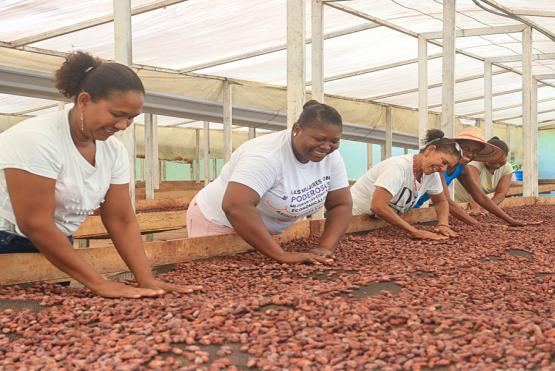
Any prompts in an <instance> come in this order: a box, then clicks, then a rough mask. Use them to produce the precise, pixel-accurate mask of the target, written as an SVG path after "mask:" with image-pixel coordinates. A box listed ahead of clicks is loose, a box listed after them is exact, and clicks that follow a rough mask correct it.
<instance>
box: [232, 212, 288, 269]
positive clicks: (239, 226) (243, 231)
mask: <svg viewBox="0 0 555 371" xmlns="http://www.w3.org/2000/svg"><path fill="white" fill-rule="evenodd" d="M226 217H227V219H228V220H229V222H230V223H231V226H232V227H233V229H234V230H235V232H236V233H237V234H238V235H239V236H240V237H241V238H243V239H244V240H245V241H246V242H247V243H248V244H249V245H251V246H252V247H254V248H255V249H256V250H257V251H259V252H260V253H262V254H264V255H266V256H268V257H270V258H272V259H275V260H279V259H280V258H281V256H282V255H283V254H284V251H283V249H282V248H281V246H279V244H278V243H277V242H276V241H274V239H273V238H272V236H271V235H270V233H269V232H268V230H267V229H266V226H265V225H264V223H263V222H262V218H261V217H260V215H259V214H258V211H257V210H256V207H252V206H248V207H245V208H237V209H235V210H228V211H226Z"/></svg>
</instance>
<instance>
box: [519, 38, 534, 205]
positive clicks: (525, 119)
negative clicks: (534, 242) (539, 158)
mask: <svg viewBox="0 0 555 371" xmlns="http://www.w3.org/2000/svg"><path fill="white" fill-rule="evenodd" d="M531 124H532V28H531V27H526V28H525V29H524V31H522V147H523V151H522V153H523V156H524V161H523V164H522V172H523V175H524V177H523V180H524V184H523V192H522V193H523V195H524V196H525V197H529V196H532V193H533V186H532V148H531V147H532V138H531V136H532V135H531V131H530V127H531Z"/></svg>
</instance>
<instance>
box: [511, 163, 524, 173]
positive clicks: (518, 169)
mask: <svg viewBox="0 0 555 371" xmlns="http://www.w3.org/2000/svg"><path fill="white" fill-rule="evenodd" d="M511 166H512V167H513V170H514V171H520V170H522V165H521V164H519V163H518V162H511Z"/></svg>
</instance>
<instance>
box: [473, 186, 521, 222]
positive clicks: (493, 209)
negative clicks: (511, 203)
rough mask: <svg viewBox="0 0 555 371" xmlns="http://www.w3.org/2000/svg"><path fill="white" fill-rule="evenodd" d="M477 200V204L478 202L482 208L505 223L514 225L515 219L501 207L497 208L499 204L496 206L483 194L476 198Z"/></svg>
mask: <svg viewBox="0 0 555 371" xmlns="http://www.w3.org/2000/svg"><path fill="white" fill-rule="evenodd" d="M475 200H476V202H478V204H479V205H480V206H482V207H483V208H484V209H486V210H487V211H489V212H490V213H492V214H494V215H495V216H497V217H498V218H500V219H503V220H504V221H506V222H507V223H509V224H512V223H513V222H514V219H513V218H512V217H511V216H510V215H509V214H507V213H506V212H504V211H503V209H501V208H500V207H499V206H497V204H495V203H494V202H493V201H492V200H491V199H490V198H489V197H488V196H486V195H485V194H483V193H482V194H480V195H479V196H476V197H475Z"/></svg>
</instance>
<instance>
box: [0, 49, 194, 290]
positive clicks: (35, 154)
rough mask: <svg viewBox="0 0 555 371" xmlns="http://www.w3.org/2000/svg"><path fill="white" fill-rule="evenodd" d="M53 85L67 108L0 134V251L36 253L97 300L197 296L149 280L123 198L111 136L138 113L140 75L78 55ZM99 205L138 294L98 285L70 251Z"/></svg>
mask: <svg viewBox="0 0 555 371" xmlns="http://www.w3.org/2000/svg"><path fill="white" fill-rule="evenodd" d="M55 84H56V87H57V88H58V90H59V91H60V92H61V93H62V94H63V95H64V96H66V97H68V98H73V100H74V105H73V107H72V108H69V107H68V108H66V109H65V110H63V111H58V112H55V113H50V114H46V115H42V116H37V117H34V118H31V119H28V120H26V121H23V122H21V123H18V124H17V125H15V126H13V127H12V128H10V129H8V130H6V131H5V132H3V133H2V134H0V148H2V151H0V252H2V253H9V252H40V253H42V254H43V255H44V256H45V257H46V258H47V259H48V260H49V261H50V262H51V263H52V264H54V265H55V266H56V267H57V268H59V269H60V270H61V271H63V272H65V273H67V274H68V275H69V276H71V277H72V278H74V279H76V280H77V281H79V282H81V283H82V284H83V285H85V286H86V287H88V288H89V289H90V290H92V291H93V292H95V293H96V294H97V295H100V296H104V297H127V298H139V297H143V296H155V295H160V294H162V293H163V292H164V291H179V292H190V291H191V290H192V289H195V288H196V287H194V288H188V287H182V286H177V285H173V284H169V283H166V282H162V281H159V280H157V279H156V278H155V277H154V276H153V274H152V272H151V270H150V267H149V264H148V260H147V258H146V255H145V252H144V249H143V246H142V239H141V234H140V230H139V225H138V223H137V220H136V218H135V214H134V212H133V209H132V206H131V200H130V198H129V186H128V183H129V169H128V157H127V152H126V150H125V147H124V146H123V145H122V144H121V143H120V142H119V141H118V140H117V139H116V138H114V137H113V136H112V135H113V134H115V133H116V132H118V131H121V130H125V129H126V128H127V127H129V125H131V123H132V121H133V118H134V117H135V116H137V115H138V114H139V113H140V112H141V109H142V106H143V100H144V88H143V85H142V83H141V80H140V79H139V77H138V76H137V75H136V74H135V72H133V70H131V69H130V68H128V67H126V66H124V65H122V64H118V63H102V62H101V61H100V60H99V59H96V58H94V57H92V56H90V55H89V54H86V53H82V52H77V53H74V54H71V55H69V56H68V57H67V59H66V61H65V62H64V63H63V65H62V66H61V68H60V69H59V70H58V71H56V76H55ZM37 206H38V207H37ZM99 207H100V216H101V217H102V222H103V223H104V226H105V227H106V230H107V231H108V233H109V234H110V237H111V238H112V241H113V242H114V245H115V247H116V249H117V250H118V252H119V254H120V255H121V257H122V258H123V260H124V261H125V263H126V264H127V266H128V267H129V268H130V269H131V271H132V272H133V273H134V275H135V277H136V279H137V282H138V283H139V287H132V286H129V285H125V284H123V283H119V282H112V281H107V280H105V279H104V278H103V277H102V276H101V275H100V274H98V273H97V272H95V271H94V269H93V268H92V267H91V266H90V265H89V264H88V263H87V262H86V261H85V260H84V259H83V258H82V257H81V256H80V255H79V254H77V252H76V251H75V250H74V249H73V246H72V243H71V241H72V237H71V236H72V234H73V233H74V232H75V231H76V230H77V229H78V228H79V225H80V224H81V223H82V222H83V220H84V219H85V218H86V216H87V215H90V214H92V213H93V211H94V210H95V209H97V208H99ZM30 268H32V267H30Z"/></svg>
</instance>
